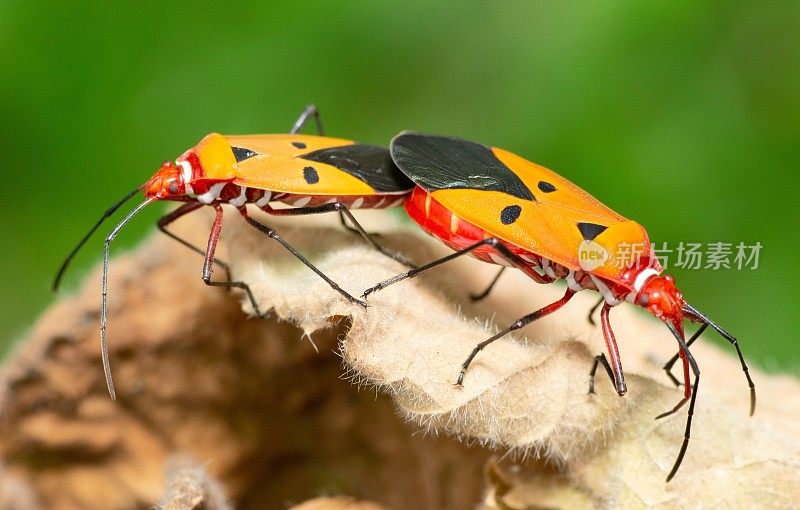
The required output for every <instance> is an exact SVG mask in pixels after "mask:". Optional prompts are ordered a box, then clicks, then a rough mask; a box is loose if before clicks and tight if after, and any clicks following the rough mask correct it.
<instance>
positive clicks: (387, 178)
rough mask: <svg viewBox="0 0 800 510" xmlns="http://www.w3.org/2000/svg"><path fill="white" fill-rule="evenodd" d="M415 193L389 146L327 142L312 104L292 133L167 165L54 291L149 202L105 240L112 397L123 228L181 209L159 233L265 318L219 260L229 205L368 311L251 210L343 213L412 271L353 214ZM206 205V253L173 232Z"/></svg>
mask: <svg viewBox="0 0 800 510" xmlns="http://www.w3.org/2000/svg"><path fill="white" fill-rule="evenodd" d="M311 117H314V119H315V120H316V123H317V128H318V131H319V134H320V136H311V135H301V134H298V133H299V131H300V130H301V129H302V128H303V126H304V125H305V124H306V122H307V121H308V120H309V119H310V118H311ZM413 186H414V185H413V183H412V182H411V181H410V180H409V179H408V178H407V177H406V176H405V175H404V174H403V173H402V172H400V171H399V170H398V169H397V167H396V166H395V165H394V163H393V162H392V158H391V156H390V155H389V151H388V150H387V149H386V148H385V147H380V146H377V145H368V144H362V143H356V142H353V141H351V140H344V139H340V138H331V137H326V136H324V135H323V128H322V121H321V119H320V116H319V111H318V110H317V109H316V108H315V107H314V106H313V105H311V106H309V107H307V108H306V109H305V111H304V112H303V113H302V115H301V116H300V118H299V119H298V120H297V122H296V123H295V125H294V126H293V128H292V130H291V131H290V133H289V134H275V135H248V136H224V135H220V134H216V133H212V134H210V135H208V136H206V137H205V138H203V139H202V140H201V141H200V143H198V144H197V145H196V146H194V147H192V148H191V149H189V150H188V151H186V152H185V153H183V155H181V156H180V157H178V158H177V159H176V160H175V162H172V161H167V162H165V163H164V164H163V165H162V166H161V168H160V169H159V170H158V171H157V172H156V173H155V175H153V177H151V178H150V180H148V181H147V182H146V183H145V184H143V185H142V186H139V187H137V188H135V189H134V190H133V191H131V192H130V193H128V194H127V195H126V196H125V197H124V198H123V199H122V200H120V201H119V202H117V203H116V204H114V205H113V206H112V207H111V208H109V209H108V211H106V212H105V213H104V214H103V216H102V218H101V219H100V220H99V221H98V222H97V223H96V224H95V225H94V227H92V228H91V230H90V231H89V233H87V234H86V236H84V238H83V239H81V241H80V242H79V243H78V245H77V246H76V247H75V248H74V249H73V250H72V252H71V253H70V254H69V255H68V256H67V258H66V259H65V260H64V262H63V264H62V265H61V267H60V268H59V270H58V273H57V274H56V277H55V280H54V281H53V289H54V290H55V289H57V288H58V286H59V284H60V281H61V278H62V276H63V275H64V272H65V271H66V269H67V266H68V265H69V263H70V261H71V260H72V258H73V257H74V256H75V255H76V254H77V252H78V250H80V248H81V247H82V246H83V245H84V244H85V243H86V241H87V240H88V239H89V237H90V236H91V235H92V234H93V233H94V232H95V230H97V228H98V227H99V226H100V225H101V223H102V222H103V220H105V219H106V218H107V217H109V216H111V215H112V214H113V213H114V212H115V211H116V210H117V209H118V208H119V207H120V206H122V204H124V203H125V202H126V201H127V200H129V199H130V198H131V197H133V196H134V195H136V194H137V193H139V192H140V191H141V192H143V193H144V196H145V200H144V201H143V202H142V203H141V204H139V205H138V206H136V208H135V209H134V210H133V211H132V212H130V213H129V214H128V215H127V216H126V217H125V218H124V219H123V220H122V221H121V222H120V223H119V224H118V225H117V226H116V227H114V229H113V230H112V231H111V232H110V233H109V234H108V236H106V239H105V252H104V258H103V283H102V306H101V314H100V337H101V344H102V352H103V369H104V371H105V375H106V382H107V384H108V391H109V393H110V395H111V397H112V398H114V396H115V393H114V385H113V381H112V379H111V371H110V366H109V360H108V350H107V342H106V324H107V306H106V305H107V295H108V260H109V248H110V245H111V242H112V241H113V240H114V238H115V237H116V236H117V234H118V233H119V231H120V230H121V229H122V227H123V226H124V225H125V224H126V223H127V222H128V221H129V220H130V219H131V218H132V217H133V216H135V215H136V214H137V213H138V212H139V211H141V210H142V209H143V208H144V207H145V206H146V205H148V204H150V203H152V202H155V201H158V200H172V201H177V202H183V205H181V206H180V207H178V208H177V209H175V210H174V211H172V212H170V213H169V214H167V215H166V216H164V217H162V218H161V219H160V220H159V221H158V227H159V229H161V230H162V231H163V232H164V233H166V234H167V235H168V236H170V237H172V238H173V239H175V240H177V241H178V242H180V243H182V244H183V245H185V246H187V247H188V248H190V249H192V250H194V251H195V252H197V253H200V254H201V255H203V256H204V257H205V261H204V263H203V273H202V279H203V281H204V282H205V283H206V284H207V285H213V286H222V287H236V288H239V289H242V290H243V291H244V292H245V293H246V294H247V297H248V299H249V301H250V304H251V305H252V306H253V310H254V311H255V313H256V315H258V316H259V317H265V316H267V314H266V313H265V312H263V311H261V310H260V309H259V307H258V303H257V302H256V299H255V297H254V296H253V293H252V292H251V290H250V287H249V286H248V285H247V283H245V282H242V281H234V280H233V279H232V277H231V272H230V267H229V266H228V265H227V264H226V263H224V262H222V261H220V260H218V259H216V258H215V257H214V252H215V250H216V247H217V242H218V240H219V236H220V232H221V230H222V216H223V208H222V206H223V205H225V204H227V205H231V206H233V207H235V208H236V209H237V210H238V211H239V213H240V214H241V215H242V217H243V218H244V219H245V221H247V222H248V223H249V224H250V225H252V226H253V227H255V228H256V229H258V230H259V231H261V232H263V233H264V234H266V235H267V236H268V237H269V238H271V239H273V240H275V241H277V242H278V243H279V244H280V245H281V246H283V247H284V248H286V250H288V251H289V252H290V253H291V254H292V255H294V256H295V257H297V258H298V259H299V260H300V261H301V262H302V263H303V264H305V265H306V266H307V267H309V268H310V269H311V270H312V271H314V272H315V273H317V274H318V275H319V276H320V277H321V278H322V279H324V280H325V281H326V282H327V283H328V284H329V285H330V286H331V287H332V288H333V289H334V290H335V291H337V292H338V293H339V294H341V295H342V296H344V297H345V298H346V299H347V300H348V301H350V302H351V303H356V304H360V305H362V306H366V304H365V303H364V302H363V301H361V300H359V299H357V298H355V297H353V296H351V295H350V294H349V293H348V292H346V291H345V290H343V289H342V288H341V287H339V285H337V284H336V282H334V281H333V280H331V279H330V278H329V277H328V276H326V275H325V274H324V273H323V272H322V271H320V270H319V269H318V268H317V267H315V266H314V265H313V264H312V263H311V262H310V261H309V260H308V259H306V258H305V257H304V256H303V255H302V254H300V253H299V252H298V251H297V250H296V249H295V248H294V247H292V246H291V245H290V244H289V243H288V242H287V241H286V240H284V238H283V237H281V236H280V235H279V234H278V232H276V231H275V230H274V229H273V228H271V227H269V226H267V225H265V224H263V223H261V222H259V221H258V220H256V219H254V218H252V217H250V216H249V215H248V212H247V206H248V205H254V206H255V207H257V208H259V209H261V210H263V211H265V212H267V213H269V214H273V215H302V214H317V213H323V212H330V211H338V212H339V214H340V217H341V220H342V223H343V225H344V226H345V227H346V228H348V229H350V230H353V231H355V232H357V233H358V234H360V235H361V236H362V237H363V238H364V239H365V240H366V241H367V242H368V243H369V244H370V245H371V246H372V247H373V248H375V249H376V250H378V251H380V252H381V253H383V254H385V255H387V256H389V257H392V258H393V259H395V260H398V261H400V262H402V263H403V264H405V265H408V266H411V264H410V263H409V262H408V261H407V260H406V259H405V258H403V257H402V256H400V255H398V254H395V253H393V252H391V251H389V250H386V249H385V248H383V247H382V246H380V245H379V244H378V243H377V242H376V241H375V240H374V239H373V237H372V236H371V235H370V234H368V233H367V232H366V231H365V230H364V229H363V228H362V227H361V225H360V224H359V223H358V221H356V219H355V218H354V217H353V215H352V214H351V213H350V209H360V208H362V209H363V208H372V209H377V208H383V207H392V206H398V205H400V204H401V203H403V201H404V200H405V198H406V197H407V195H408V194H409V193H410V191H411V189H412V188H413ZM273 202H282V203H284V204H288V205H290V206H292V207H290V208H278V209H276V208H273V207H272V206H271V205H270V204H271V203H273ZM204 205H207V206H209V207H212V208H213V209H214V210H215V213H216V216H215V218H214V223H213V225H212V227H211V233H210V235H209V238H208V244H207V246H206V249H205V250H203V249H201V248H199V247H196V246H194V245H192V244H191V243H189V242H188V241H186V240H184V239H182V238H180V237H178V236H176V235H175V234H173V233H172V232H170V231H169V230H167V226H168V225H169V224H170V223H172V222H173V221H175V220H177V219H178V218H180V217H181V216H183V215H185V214H187V213H190V212H192V211H194V210H196V209H199V208H200V207H202V206H204ZM345 218H346V219H347V220H349V222H350V224H351V225H352V227H350V226H348V225H347V222H346V221H345ZM215 264H216V265H217V266H219V267H221V268H223V269H224V270H225V271H226V272H227V280H223V281H216V280H212V279H211V274H212V271H213V266H214V265H215ZM412 267H413V266H412Z"/></svg>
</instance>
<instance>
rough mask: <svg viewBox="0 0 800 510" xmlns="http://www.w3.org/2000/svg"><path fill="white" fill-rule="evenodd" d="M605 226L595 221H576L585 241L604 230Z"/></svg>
mask: <svg viewBox="0 0 800 510" xmlns="http://www.w3.org/2000/svg"><path fill="white" fill-rule="evenodd" d="M607 228H608V227H606V226H603V225H598V224H597V223H578V230H580V231H581V235H582V236H583V238H584V239H585V240H587V241H592V240H594V238H595V237H597V236H599V235H600V234H602V233H603V232H605V230H606V229H607Z"/></svg>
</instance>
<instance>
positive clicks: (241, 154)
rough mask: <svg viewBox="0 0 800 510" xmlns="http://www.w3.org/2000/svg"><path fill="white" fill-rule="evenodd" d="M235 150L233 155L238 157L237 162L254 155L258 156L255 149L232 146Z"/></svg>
mask: <svg viewBox="0 0 800 510" xmlns="http://www.w3.org/2000/svg"><path fill="white" fill-rule="evenodd" d="M231 150H232V151H233V157H234V158H236V162H237V163H241V162H242V161H244V160H246V159H250V158H252V157H253V156H258V153H257V152H255V151H251V150H250V149H245V148H243V147H231Z"/></svg>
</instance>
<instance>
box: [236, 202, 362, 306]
mask: <svg viewBox="0 0 800 510" xmlns="http://www.w3.org/2000/svg"><path fill="white" fill-rule="evenodd" d="M239 212H241V214H242V216H244V219H245V221H247V223H249V224H250V225H251V226H252V227H253V228H255V229H257V230H259V231H261V232H262V233H264V234H266V235H267V236H268V237H269V238H270V239H274V240H275V241H276V242H277V243H278V244H280V245H281V246H283V247H284V248H285V249H286V250H287V251H288V252H289V253H291V254H292V255H294V256H295V257H297V259H298V260H300V262H302V263H303V264H304V265H305V266H306V267H307V268H309V269H311V270H312V271H314V272H315V273H317V275H318V276H319V277H320V278H322V279H323V280H325V282H326V283H327V284H328V285H330V286H331V288H332V289H333V290H335V291H336V292H338V293H339V294H341V295H342V296H344V298H345V299H347V300H348V301H349V302H351V303H356V304H359V305H361V306H363V307H364V308H366V307H367V303H365V302H364V301H361V300H360V299H356V298H354V297H353V296H351V295H350V294H348V293H347V291H345V290H344V289H342V288H341V287H339V285H338V284H337V283H336V282H334V281H333V280H331V279H330V278H329V277H328V275H326V274H325V273H323V272H322V271H321V270H320V269H319V268H317V267H316V266H315V265H314V264H312V263H311V262H310V261H309V260H308V259H307V258H305V257H304V256H303V255H302V254H301V253H300V252H299V251H297V250H296V249H295V248H294V247H293V246H292V245H290V244H289V243H287V242H286V240H284V239H283V237H281V236H280V234H278V233H277V232H276V231H275V230H274V229H273V228H271V227H269V226H267V225H264V224H263V223H261V222H259V221H258V220H255V219H253V218H251V217H250V216H248V215H247V211H246V210H245V209H244V208H242V209H239Z"/></svg>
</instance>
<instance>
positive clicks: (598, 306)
mask: <svg viewBox="0 0 800 510" xmlns="http://www.w3.org/2000/svg"><path fill="white" fill-rule="evenodd" d="M604 302H605V299H604V298H600V299H598V300H597V303H595V304H594V306H593V307H592V308H591V310H589V316H588V317H586V319H587V320H588V321H589V324H591V325H592V326H597V323H596V322H595V321H594V312H596V311H597V309H598V308H600V305H602V304H603V303H604Z"/></svg>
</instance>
